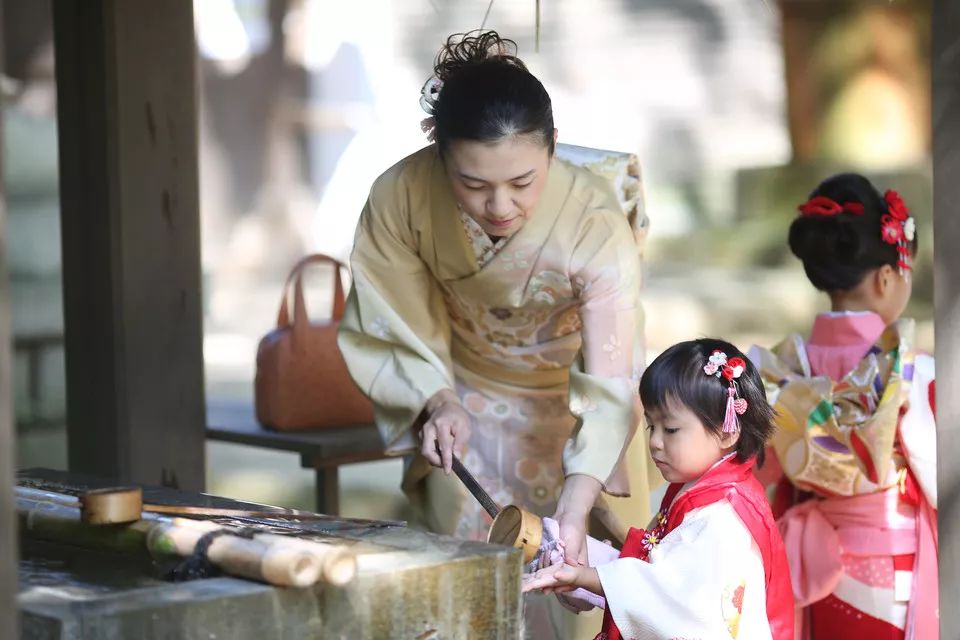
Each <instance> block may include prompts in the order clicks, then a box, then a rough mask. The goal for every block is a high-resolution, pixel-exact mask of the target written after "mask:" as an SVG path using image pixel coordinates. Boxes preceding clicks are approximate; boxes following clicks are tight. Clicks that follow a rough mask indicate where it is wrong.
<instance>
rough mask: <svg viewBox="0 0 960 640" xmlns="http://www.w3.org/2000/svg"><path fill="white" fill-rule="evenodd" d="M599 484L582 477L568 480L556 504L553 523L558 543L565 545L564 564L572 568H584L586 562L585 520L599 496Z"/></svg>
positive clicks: (568, 477)
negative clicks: (555, 526)
mask: <svg viewBox="0 0 960 640" xmlns="http://www.w3.org/2000/svg"><path fill="white" fill-rule="evenodd" d="M600 489H601V484H600V481H599V480H597V479H596V478H593V477H591V476H587V475H584V474H581V473H578V474H574V475H571V476H567V479H566V481H564V483H563V491H562V492H561V493H560V499H559V500H558V501H557V513H556V515H555V516H554V519H555V520H556V521H557V523H558V524H559V525H560V539H561V540H562V541H563V545H564V558H565V560H566V563H567V564H569V565H574V566H586V565H587V564H588V558H587V544H586V540H587V516H588V515H589V514H590V509H591V508H593V503H594V502H596V500H597V496H598V495H600Z"/></svg>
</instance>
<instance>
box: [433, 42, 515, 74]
mask: <svg viewBox="0 0 960 640" xmlns="http://www.w3.org/2000/svg"><path fill="white" fill-rule="evenodd" d="M494 59H496V60H500V61H502V62H503V63H505V64H508V65H510V66H514V67H518V68H520V69H523V70H524V71H526V70H527V66H526V65H525V64H523V61H522V60H520V58H518V57H517V43H516V42H514V41H513V40H510V39H509V38H501V37H500V34H499V33H497V32H496V31H492V30H491V31H480V30H479V29H478V30H476V31H470V32H467V33H455V34H453V35H452V36H450V37H449V38H447V42H446V44H445V45H443V48H442V49H440V53H438V54H437V58H436V60H435V61H434V63H433V75H435V76H436V77H437V78H439V79H440V80H442V81H443V82H447V81H448V80H450V78H451V77H453V76H455V75H457V73H458V72H459V71H460V70H462V69H464V68H466V67H471V66H474V65H476V64H479V63H481V62H485V61H487V60H494Z"/></svg>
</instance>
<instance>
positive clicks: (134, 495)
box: [80, 487, 143, 524]
mask: <svg viewBox="0 0 960 640" xmlns="http://www.w3.org/2000/svg"><path fill="white" fill-rule="evenodd" d="M142 510H143V490H142V489H140V487H113V488H110V489H94V490H92V491H87V492H86V493H83V494H81V495H80V518H81V520H83V522H86V523H88V524H122V523H127V522H136V521H137V520H139V519H140V517H141V512H142Z"/></svg>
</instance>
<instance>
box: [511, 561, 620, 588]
mask: <svg viewBox="0 0 960 640" xmlns="http://www.w3.org/2000/svg"><path fill="white" fill-rule="evenodd" d="M522 585H523V588H522V592H523V593H527V592H528V591H535V590H538V589H539V590H542V591H543V592H544V593H554V592H556V593H566V592H568V591H573V590H574V589H578V588H584V589H587V590H588V591H592V592H593V593H596V594H597V595H601V596H602V595H603V586H602V585H601V584H600V576H599V574H597V570H596V569H594V568H593V567H571V566H570V565H568V564H564V563H562V562H558V563H557V564H554V565H551V566H549V567H546V568H543V569H540V570H539V571H537V572H536V573H534V574H531V575H526V576H523V580H522Z"/></svg>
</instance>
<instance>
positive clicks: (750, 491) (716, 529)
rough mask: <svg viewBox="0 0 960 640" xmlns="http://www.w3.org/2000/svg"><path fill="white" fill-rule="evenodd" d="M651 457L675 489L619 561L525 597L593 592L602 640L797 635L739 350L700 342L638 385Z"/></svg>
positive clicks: (565, 574) (758, 392)
mask: <svg viewBox="0 0 960 640" xmlns="http://www.w3.org/2000/svg"><path fill="white" fill-rule="evenodd" d="M640 399H641V400H642V402H643V406H644V410H645V413H646V418H647V429H648V431H649V433H650V452H651V455H652V457H653V461H654V463H655V464H656V465H657V467H658V468H659V469H660V471H661V473H662V474H663V477H664V478H666V479H667V480H668V481H669V482H670V486H669V488H668V490H667V493H666V495H665V496H664V499H663V502H662V504H661V506H660V511H659V513H657V515H656V517H655V518H654V519H653V521H652V522H651V523H650V525H648V527H647V528H646V529H645V530H644V529H631V530H630V533H629V534H628V535H627V539H626V541H625V543H624V546H623V550H622V551H621V553H620V558H619V559H618V560H614V561H613V562H610V563H608V564H603V565H600V566H598V567H586V566H570V565H566V564H555V565H553V566H550V567H547V568H544V569H541V570H540V571H537V572H536V573H535V574H533V575H532V576H529V577H527V578H525V581H524V586H523V589H524V591H530V590H533V589H545V590H547V591H557V592H566V591H569V590H572V589H574V588H577V587H582V588H585V589H587V590H589V591H592V592H594V593H596V594H598V595H602V596H604V597H605V598H606V601H607V612H606V615H605V617H604V622H603V630H602V631H601V633H600V635H598V636H597V639H598V640H614V639H619V638H650V639H653V638H657V639H659V638H711V639H713V638H738V637H739V638H749V639H750V640H762V639H764V638H773V639H775V640H783V639H788V640H789V639H792V638H793V611H794V606H793V597H792V595H791V593H790V580H789V575H788V570H787V565H786V557H785V556H784V552H783V543H782V542H781V539H780V534H779V533H778V531H777V527H776V524H775V523H774V520H773V516H772V514H771V512H770V507H769V505H768V503H767V500H766V496H765V494H764V492H763V488H762V487H761V485H760V483H759V482H758V481H757V480H756V478H755V477H754V476H753V472H752V468H753V466H754V461H755V460H756V457H757V455H758V454H761V453H762V451H763V449H764V445H765V443H766V441H767V439H768V438H769V437H770V434H771V432H772V430H773V424H772V418H773V414H772V411H771V408H770V405H769V404H767V400H766V397H765V396H764V391H763V386H762V384H761V381H760V376H759V375H758V373H757V370H756V369H755V368H754V367H753V365H751V364H750V363H749V362H748V361H747V360H746V359H745V357H744V356H743V354H742V353H740V351H738V350H737V348H736V347H734V346H733V345H732V344H730V343H728V342H724V341H722V340H709V339H702V340H693V341H689V342H682V343H680V344H677V345H674V346H672V347H670V348H669V349H667V350H666V351H665V352H663V353H662V354H661V355H660V356H659V357H657V358H656V359H655V360H654V361H653V363H652V364H651V365H650V367H649V368H648V369H647V370H646V372H645V373H644V374H643V377H642V378H641V380H640Z"/></svg>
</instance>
